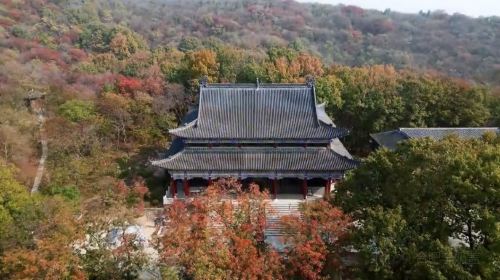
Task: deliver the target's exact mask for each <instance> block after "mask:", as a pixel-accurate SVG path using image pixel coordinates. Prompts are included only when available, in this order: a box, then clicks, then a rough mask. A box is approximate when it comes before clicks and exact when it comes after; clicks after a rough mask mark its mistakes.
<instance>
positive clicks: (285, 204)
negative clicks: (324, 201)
mask: <svg viewBox="0 0 500 280" xmlns="http://www.w3.org/2000/svg"><path fill="white" fill-rule="evenodd" d="M302 202H304V201H303V200H299V199H282V200H281V199H276V200H273V201H271V203H269V209H268V211H267V228H266V231H265V235H266V236H267V237H272V236H282V235H283V233H282V230H283V227H281V226H280V225H279V221H280V219H281V217H283V216H286V215H300V212H299V204H300V203H302Z"/></svg>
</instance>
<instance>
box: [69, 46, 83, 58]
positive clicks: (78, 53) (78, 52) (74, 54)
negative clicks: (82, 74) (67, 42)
mask: <svg viewBox="0 0 500 280" xmlns="http://www.w3.org/2000/svg"><path fill="white" fill-rule="evenodd" d="M68 54H69V56H70V57H71V59H72V60H73V61H82V60H84V59H86V58H87V53H86V52H85V51H83V50H82V49H77V48H71V49H69V51H68Z"/></svg>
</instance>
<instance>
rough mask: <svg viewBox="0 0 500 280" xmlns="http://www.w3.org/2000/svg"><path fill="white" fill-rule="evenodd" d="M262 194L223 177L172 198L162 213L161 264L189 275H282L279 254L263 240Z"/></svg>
mask: <svg viewBox="0 0 500 280" xmlns="http://www.w3.org/2000/svg"><path fill="white" fill-rule="evenodd" d="M267 197H268V194H267V193H266V192H260V191H259V188H258V186H256V185H251V186H250V188H249V190H243V189H242V187H241V184H239V183H237V182H236V180H233V179H228V180H220V181H218V182H217V183H215V184H213V185H211V186H209V187H208V189H207V190H206V192H205V193H204V194H202V195H201V196H199V197H195V198H192V199H189V200H186V201H180V200H177V201H175V202H174V203H173V204H172V205H171V206H170V207H169V208H168V209H167V213H166V215H167V225H166V226H165V230H166V231H165V234H164V237H163V238H162V240H161V244H162V247H161V249H160V250H161V256H162V260H163V262H164V263H165V265H167V266H171V267H178V268H180V270H181V271H182V272H183V273H185V275H186V276H187V277H190V278H192V279H242V278H245V279H282V278H283V266H282V263H281V258H280V256H279V255H278V253H277V252H276V251H275V250H274V249H273V248H272V247H270V246H269V245H267V244H266V243H265V236H264V229H265V226H266V206H267V202H266V199H267ZM228 198H233V199H234V200H231V199H228Z"/></svg>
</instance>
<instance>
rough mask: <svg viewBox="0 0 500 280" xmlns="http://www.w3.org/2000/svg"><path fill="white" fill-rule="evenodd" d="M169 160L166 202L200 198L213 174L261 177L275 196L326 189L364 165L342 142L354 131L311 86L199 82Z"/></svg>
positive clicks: (164, 164) (304, 195)
mask: <svg viewBox="0 0 500 280" xmlns="http://www.w3.org/2000/svg"><path fill="white" fill-rule="evenodd" d="M170 133H171V134H172V136H173V139H174V140H173V142H172V145H171V147H170V149H169V151H168V152H167V154H166V155H165V157H164V158H163V159H160V160H156V161H153V162H152V164H153V165H154V166H157V167H161V168H164V169H166V170H167V171H168V173H169V174H170V177H171V180H170V185H169V187H168V190H167V192H166V195H165V197H164V203H168V202H169V201H171V200H172V199H173V198H185V197H189V196H194V195H196V194H197V193H199V192H201V191H203V188H205V187H206V186H207V185H208V184H210V182H211V181H212V180H216V179H218V178H226V177H234V178H237V179H239V180H241V182H242V183H243V185H244V186H245V184H248V183H251V182H255V183H257V184H258V185H259V186H260V187H261V188H262V189H267V190H269V192H270V194H271V195H272V197H273V198H274V199H286V198H294V199H298V198H300V199H308V198H315V197H316V198H317V197H322V196H324V195H328V194H329V193H330V192H331V191H332V187H333V185H334V183H335V182H336V181H337V180H341V179H342V178H343V177H344V174H345V173H346V171H348V170H350V169H353V168H355V167H356V166H357V165H358V162H357V161H356V160H353V159H352V157H351V155H350V154H349V152H348V151H347V150H346V149H345V147H344V146H343V145H342V143H341V142H340V140H339V138H342V137H344V136H346V135H347V134H348V131H347V130H346V129H343V128H338V127H336V126H335V124H334V123H333V122H332V120H331V119H330V118H329V117H328V116H327V114H326V113H325V109H324V105H323V104H320V105H319V104H317V103H316V96H315V88H314V82H313V81H308V83H307V84H259V83H258V82H257V84H207V83H206V82H202V83H201V85H200V93H199V104H198V107H197V108H196V109H193V110H191V111H190V112H188V114H187V116H186V118H185V119H184V120H183V122H182V124H181V126H180V127H178V128H176V129H173V130H170Z"/></svg>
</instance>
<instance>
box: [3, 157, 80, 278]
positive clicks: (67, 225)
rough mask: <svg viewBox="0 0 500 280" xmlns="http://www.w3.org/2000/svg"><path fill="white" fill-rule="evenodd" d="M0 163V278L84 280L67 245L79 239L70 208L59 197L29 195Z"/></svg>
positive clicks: (77, 227)
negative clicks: (68, 279)
mask: <svg viewBox="0 0 500 280" xmlns="http://www.w3.org/2000/svg"><path fill="white" fill-rule="evenodd" d="M13 174H14V173H13V170H12V168H10V167H8V166H6V165H5V164H4V163H0V188H2V189H1V191H0V201H2V206H0V228H1V229H0V267H1V269H0V276H1V277H2V278H4V279H35V278H37V279H56V278H61V277H62V278H71V279H84V276H85V273H84V271H82V269H81V268H80V267H79V259H78V258H77V256H76V255H75V254H74V252H73V248H72V247H71V244H72V242H73V241H74V240H76V239H77V238H78V237H79V225H78V222H77V221H76V220H75V218H74V216H73V215H74V209H72V207H71V206H70V205H69V204H67V203H66V202H65V201H64V200H63V199H62V198H60V197H42V196H30V194H29V193H28V191H27V190H26V189H25V188H24V187H23V186H22V185H20V184H19V183H18V182H17V181H16V179H15V178H14V177H13Z"/></svg>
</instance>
